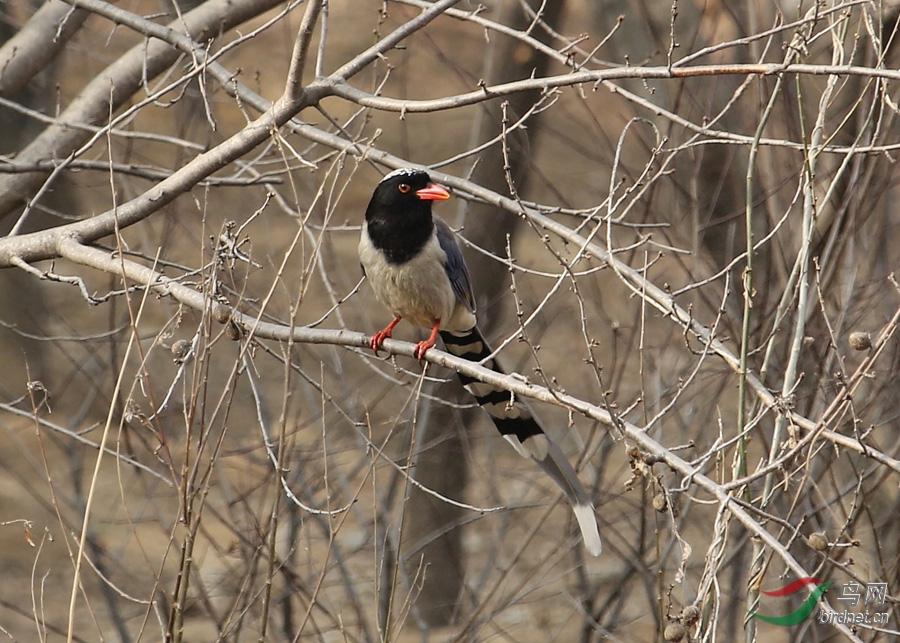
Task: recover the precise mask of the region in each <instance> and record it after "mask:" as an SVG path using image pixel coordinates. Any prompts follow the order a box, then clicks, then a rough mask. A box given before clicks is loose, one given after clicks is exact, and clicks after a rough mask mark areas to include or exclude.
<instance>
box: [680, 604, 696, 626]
mask: <svg viewBox="0 0 900 643" xmlns="http://www.w3.org/2000/svg"><path fill="white" fill-rule="evenodd" d="M681 620H682V621H683V622H684V624H685V625H687V626H688V627H690V626H691V625H693V624H694V623H696V622H697V621H699V620H700V608H699V607H697V606H696V605H688V606H687V607H685V608H684V609H683V610H681Z"/></svg>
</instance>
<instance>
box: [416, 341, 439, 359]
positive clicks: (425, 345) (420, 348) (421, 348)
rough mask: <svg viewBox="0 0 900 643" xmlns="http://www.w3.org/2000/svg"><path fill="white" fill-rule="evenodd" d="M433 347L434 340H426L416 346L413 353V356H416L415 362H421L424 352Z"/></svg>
mask: <svg viewBox="0 0 900 643" xmlns="http://www.w3.org/2000/svg"><path fill="white" fill-rule="evenodd" d="M432 346H434V339H433V338H431V339H426V340H423V341H421V342H418V343H417V344H416V350H415V351H413V355H415V356H416V359H417V360H422V359H424V358H425V351H427V350H428V349H429V348H431V347H432Z"/></svg>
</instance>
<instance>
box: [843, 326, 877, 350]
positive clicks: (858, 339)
mask: <svg viewBox="0 0 900 643" xmlns="http://www.w3.org/2000/svg"><path fill="white" fill-rule="evenodd" d="M847 341H848V342H849V343H850V348H852V349H854V350H857V351H867V350H869V349H870V348H872V336H871V335H870V334H869V333H867V332H865V331H861V330H856V331H853V332H852V333H850V337H849V338H848V340H847Z"/></svg>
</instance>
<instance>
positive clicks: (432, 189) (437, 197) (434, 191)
mask: <svg viewBox="0 0 900 643" xmlns="http://www.w3.org/2000/svg"><path fill="white" fill-rule="evenodd" d="M416 196H417V197H419V198H420V199H422V200H423V201H443V200H444V199H449V198H450V193H449V192H447V190H446V189H444V188H442V187H441V186H440V185H438V184H437V183H429V184H428V185H426V186H425V187H424V188H422V189H421V190H416Z"/></svg>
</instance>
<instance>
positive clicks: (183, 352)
mask: <svg viewBox="0 0 900 643" xmlns="http://www.w3.org/2000/svg"><path fill="white" fill-rule="evenodd" d="M170 350H171V351H172V359H173V360H174V361H175V363H176V364H181V363H182V362H183V361H184V359H185V358H186V357H187V356H188V353H190V352H191V342H190V340H187V339H179V340H178V341H177V342H175V343H174V344H172V348H171V349H170Z"/></svg>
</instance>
